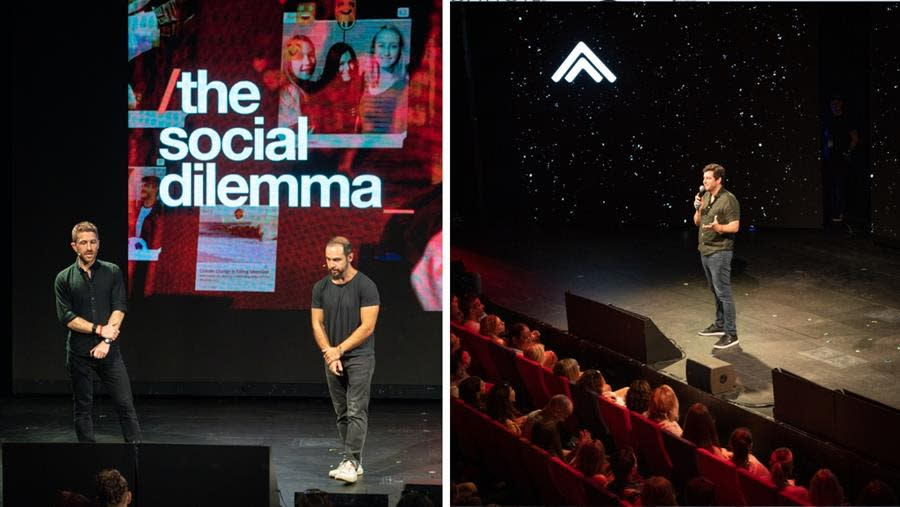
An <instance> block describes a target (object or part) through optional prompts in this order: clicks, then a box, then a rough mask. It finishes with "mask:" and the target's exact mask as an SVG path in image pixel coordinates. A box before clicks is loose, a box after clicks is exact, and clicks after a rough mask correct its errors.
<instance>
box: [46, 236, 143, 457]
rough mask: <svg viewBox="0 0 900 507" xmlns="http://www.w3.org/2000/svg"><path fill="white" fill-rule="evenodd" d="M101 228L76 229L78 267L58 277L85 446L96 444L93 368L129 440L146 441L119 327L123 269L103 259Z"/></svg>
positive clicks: (58, 306) (78, 423) (74, 247)
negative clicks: (93, 408)
mask: <svg viewBox="0 0 900 507" xmlns="http://www.w3.org/2000/svg"><path fill="white" fill-rule="evenodd" d="M99 249H100V239H99V235H98V231H97V226H95V225H94V224H92V223H90V222H80V223H78V224H76V225H75V227H74V228H72V250H74V251H75V254H76V255H77V258H76V259H75V263H74V264H72V265H71V266H69V267H67V268H66V269H64V270H62V271H60V272H59V274H58V275H56V280H55V283H54V284H53V291H54V294H55V295H56V314H57V317H58V318H59V321H60V322H61V323H62V324H63V325H64V326H66V327H67V328H68V333H67V334H68V338H67V340H66V350H67V354H66V367H67V368H68V370H69V376H70V377H71V378H72V392H73V399H74V406H73V411H74V413H75V434H76V436H77V437H78V441H79V442H94V441H95V438H94V423H93V418H92V415H91V410H92V407H93V400H94V381H93V379H92V378H91V371H92V370H93V371H94V372H95V373H96V374H97V376H98V377H100V380H101V381H103V383H104V384H105V385H106V390H107V391H109V394H110V396H111V397H112V399H113V404H114V405H115V407H116V412H117V413H118V414H119V423H120V424H121V426H122V435H123V436H124V437H125V441H126V442H140V440H141V428H140V425H139V424H138V419H137V413H136V412H135V410H134V399H133V398H132V395H131V381H130V380H129V378H128V370H126V369H125V363H124V362H123V361H122V355H121V354H120V353H119V345H118V338H119V328H120V327H121V326H122V321H123V320H124V319H125V311H126V309H127V308H126V304H125V283H124V282H123V280H122V271H121V270H120V269H119V266H116V265H115V264H113V263H111V262H104V261H101V260H98V259H97V251H98V250H99Z"/></svg>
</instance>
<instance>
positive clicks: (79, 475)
mask: <svg viewBox="0 0 900 507" xmlns="http://www.w3.org/2000/svg"><path fill="white" fill-rule="evenodd" d="M0 453H2V454H3V457H2V461H3V484H2V487H3V505H10V506H12V505H58V504H59V500H58V497H59V494H60V493H61V492H63V491H71V492H74V493H80V494H82V495H84V496H85V497H87V498H88V499H90V500H92V501H93V500H94V498H95V497H96V496H97V490H96V485H95V482H94V481H95V477H96V475H97V472H99V471H101V470H104V469H107V468H115V469H116V470H118V471H119V473H121V474H122V476H123V477H125V480H126V481H128V484H129V485H131V486H132V487H133V485H134V484H135V482H136V476H135V470H136V464H135V460H136V446H135V445H133V444H87V443H85V444H76V443H12V442H6V443H3V444H2V445H0ZM147 505H149V504H147Z"/></svg>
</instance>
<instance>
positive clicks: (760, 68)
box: [451, 3, 822, 229]
mask: <svg viewBox="0 0 900 507" xmlns="http://www.w3.org/2000/svg"><path fill="white" fill-rule="evenodd" d="M817 9H818V7H817V6H814V5H804V4H789V5H784V4H713V5H707V4H703V5H700V4H682V3H678V4H658V3H651V4H638V3H626V4H613V3H598V4H584V3H573V4H569V5H560V4H557V3H538V4H527V5H525V4H515V5H512V4H506V5H471V4H470V5H460V4H453V5H452V6H451V18H452V19H451V24H452V27H453V30H454V33H453V35H454V42H453V44H454V45H453V47H452V53H451V55H452V59H453V62H452V65H453V69H454V72H453V75H452V80H453V81H452V85H453V90H454V103H453V104H454V108H453V111H452V120H451V125H452V127H451V128H452V138H453V144H452V150H453V151H452V155H453V162H454V164H453V167H454V171H453V182H452V185H453V187H452V195H453V197H454V200H453V213H454V222H455V223H460V221H462V222H466V221H468V222H476V221H477V222H483V223H487V224H490V223H513V222H510V221H511V220H516V221H517V222H518V221H521V220H522V219H523V218H525V219H527V220H528V221H529V222H532V223H543V224H561V223H567V224H576V225H583V226H592V227H598V228H609V229H614V228H619V227H629V226H636V225H640V226H654V227H662V228H667V227H678V226H683V225H685V224H687V222H688V221H689V220H690V215H691V213H692V211H693V209H692V198H693V195H694V193H695V192H696V191H697V188H698V186H699V184H700V181H701V173H700V169H701V168H702V166H703V165H705V164H707V163H709V162H718V163H721V164H722V165H724V166H725V168H726V170H727V174H726V180H725V186H726V188H728V189H729V190H731V191H732V192H734V193H735V194H736V195H737V197H738V199H739V200H740V203H741V213H742V216H741V222H742V225H743V226H744V227H748V226H776V227H819V226H821V224H822V218H821V181H820V180H821V176H820V163H821V162H820V146H821V143H820V139H821V135H820V130H819V116H818V115H819V110H820V105H819V96H818V95H819V93H818V82H817V78H818V77H817V71H818V69H817V52H818V40H819V34H818V23H817V19H818V18H817ZM579 42H583V43H584V44H586V45H587V47H588V48H589V49H591V50H592V51H593V52H594V53H595V54H596V56H597V57H598V58H599V59H600V60H601V61H602V62H603V63H604V64H605V65H606V66H607V67H608V69H609V70H610V71H611V72H612V74H614V75H615V77H616V79H615V82H610V81H609V80H608V79H607V78H604V79H603V80H602V81H601V82H599V83H597V82H595V81H594V80H593V79H592V78H591V77H590V76H589V75H588V74H587V73H585V72H581V74H579V75H578V76H577V77H576V78H575V79H574V81H573V82H572V83H568V82H566V80H565V79H561V80H560V81H559V82H554V81H553V80H551V76H552V75H553V74H554V72H556V70H557V68H558V67H560V65H561V64H562V63H563V61H564V60H565V59H566V57H567V55H569V53H570V51H572V50H573V49H574V48H575V47H576V44H578V43H579ZM482 203H483V206H482ZM458 206H459V207H458Z"/></svg>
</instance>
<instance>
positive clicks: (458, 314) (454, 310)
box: [450, 294, 466, 326]
mask: <svg viewBox="0 0 900 507" xmlns="http://www.w3.org/2000/svg"><path fill="white" fill-rule="evenodd" d="M450 322H451V323H453V324H459V325H460V326H462V325H463V324H465V323H466V318H465V316H463V313H462V311H461V310H460V309H459V296H457V295H456V294H453V295H452V296H450Z"/></svg>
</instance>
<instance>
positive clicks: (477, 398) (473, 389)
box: [459, 376, 484, 412]
mask: <svg viewBox="0 0 900 507" xmlns="http://www.w3.org/2000/svg"><path fill="white" fill-rule="evenodd" d="M482 391H484V382H482V380H481V377H477V376H471V377H468V378H466V379H465V380H463V381H462V382H460V383H459V399H461V400H463V401H464V402H466V403H468V404H469V405H470V406H472V407H475V408H477V409H478V410H480V411H482V412H484V394H483V393H482Z"/></svg>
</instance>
